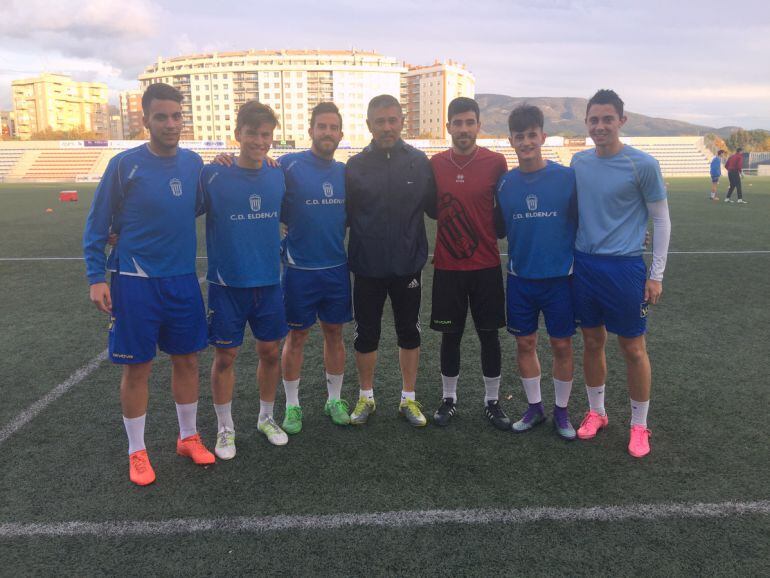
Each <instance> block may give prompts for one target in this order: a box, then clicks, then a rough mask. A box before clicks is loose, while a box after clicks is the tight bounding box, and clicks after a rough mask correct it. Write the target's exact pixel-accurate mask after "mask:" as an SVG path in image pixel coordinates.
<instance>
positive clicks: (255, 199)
mask: <svg viewBox="0 0 770 578" xmlns="http://www.w3.org/2000/svg"><path fill="white" fill-rule="evenodd" d="M249 206H251V210H252V211H254V212H255V213H256V212H257V211H259V209H260V208H261V207H262V197H260V196H259V195H251V196H250V197H249Z"/></svg>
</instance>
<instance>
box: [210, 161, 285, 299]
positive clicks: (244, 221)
mask: <svg viewBox="0 0 770 578" xmlns="http://www.w3.org/2000/svg"><path fill="white" fill-rule="evenodd" d="M201 189H202V191H203V202H204V207H205V210H206V250H207V252H208V262H209V267H208V274H207V275H206V279H207V280H208V281H209V282H210V283H216V284H217V285H227V286H230V287H264V286H266V285H275V284H276V283H278V282H279V281H280V275H281V254H280V251H281V224H280V217H281V202H282V201H283V195H284V191H285V185H284V180H283V172H282V171H281V169H279V168H277V167H270V166H268V165H267V164H263V165H262V168H261V169H244V168H241V167H239V166H238V165H237V164H233V165H232V166H230V167H225V166H222V165H206V166H205V167H203V171H202V172H201Z"/></svg>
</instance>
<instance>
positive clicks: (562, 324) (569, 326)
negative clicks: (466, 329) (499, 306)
mask: <svg viewBox="0 0 770 578" xmlns="http://www.w3.org/2000/svg"><path fill="white" fill-rule="evenodd" d="M570 284H571V283H570V278H569V277H556V278H553V279H522V278H521V277H517V276H516V275H511V274H510V273H509V274H508V282H507V285H508V290H507V292H506V302H507V305H508V332H509V333H511V334H512V335H521V336H524V335H532V334H533V333H535V332H536V331H537V322H538V317H539V316H540V312H541V311H542V312H543V317H544V318H545V328H546V330H547V331H548V335H549V336H551V337H554V338H556V339H562V338H564V337H572V336H573V335H575V315H574V312H573V310H572V295H571V290H570Z"/></svg>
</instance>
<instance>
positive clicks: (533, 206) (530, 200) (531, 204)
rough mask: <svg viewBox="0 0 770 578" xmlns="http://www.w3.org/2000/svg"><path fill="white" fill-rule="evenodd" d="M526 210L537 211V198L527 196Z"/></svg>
mask: <svg viewBox="0 0 770 578" xmlns="http://www.w3.org/2000/svg"><path fill="white" fill-rule="evenodd" d="M527 209H529V210H530V211H537V196H536V195H527Z"/></svg>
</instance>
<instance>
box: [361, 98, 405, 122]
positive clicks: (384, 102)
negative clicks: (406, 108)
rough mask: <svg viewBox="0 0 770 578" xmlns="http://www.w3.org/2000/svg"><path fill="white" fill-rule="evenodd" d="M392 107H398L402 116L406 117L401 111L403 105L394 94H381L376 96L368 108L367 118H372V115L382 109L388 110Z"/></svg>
mask: <svg viewBox="0 0 770 578" xmlns="http://www.w3.org/2000/svg"><path fill="white" fill-rule="evenodd" d="M391 106H397V107H398V110H399V111H401V116H404V112H403V111H402V110H401V103H400V102H398V99H397V98H396V97H395V96H393V95H392V94H380V95H379V96H375V97H374V98H373V99H372V100H370V101H369V106H368V107H367V108H366V118H372V113H373V112H374V111H375V110H378V109H380V108H388V107H391Z"/></svg>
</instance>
